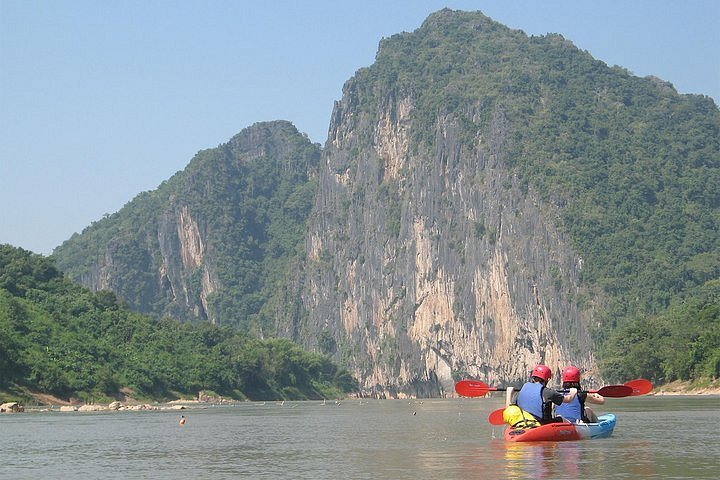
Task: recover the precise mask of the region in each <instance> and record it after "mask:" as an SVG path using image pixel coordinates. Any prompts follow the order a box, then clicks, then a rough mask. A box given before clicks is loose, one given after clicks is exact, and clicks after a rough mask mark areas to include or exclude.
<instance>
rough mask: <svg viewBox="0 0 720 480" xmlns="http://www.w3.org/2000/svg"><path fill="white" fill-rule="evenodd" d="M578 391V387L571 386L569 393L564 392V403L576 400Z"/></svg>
mask: <svg viewBox="0 0 720 480" xmlns="http://www.w3.org/2000/svg"><path fill="white" fill-rule="evenodd" d="M577 392H578V391H577V388H571V389H570V390H569V391H568V392H567V393H565V394H563V403H570V402H572V401H573V400H575V395H577Z"/></svg>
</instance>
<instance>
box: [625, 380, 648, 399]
mask: <svg viewBox="0 0 720 480" xmlns="http://www.w3.org/2000/svg"><path fill="white" fill-rule="evenodd" d="M625 385H627V386H628V387H630V388H632V389H633V391H632V393H631V395H632V396H633V397H637V396H638V395H645V394H646V393H650V391H651V390H652V389H653V386H652V383H650V380H645V379H644V378H638V379H635V380H630V381H629V382H625Z"/></svg>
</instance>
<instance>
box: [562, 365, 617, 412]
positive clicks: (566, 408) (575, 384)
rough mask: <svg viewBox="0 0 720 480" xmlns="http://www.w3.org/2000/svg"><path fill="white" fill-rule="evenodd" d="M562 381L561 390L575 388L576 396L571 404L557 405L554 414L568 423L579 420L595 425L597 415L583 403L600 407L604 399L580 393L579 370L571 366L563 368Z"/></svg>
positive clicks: (600, 396)
mask: <svg viewBox="0 0 720 480" xmlns="http://www.w3.org/2000/svg"><path fill="white" fill-rule="evenodd" d="M562 381H563V388H576V389H577V390H578V394H577V395H576V397H575V399H574V400H573V401H572V402H569V403H563V404H562V405H559V406H558V407H557V408H556V409H555V414H556V415H560V416H562V417H563V418H564V419H565V420H567V421H568V422H570V423H577V422H578V421H580V420H582V421H583V422H585V423H597V421H598V417H597V415H596V414H595V412H593V411H592V408H590V407H586V406H585V402H590V403H596V404H598V405H602V404H603V403H605V397H603V396H602V395H599V394H597V393H588V392H584V391H582V388H581V387H580V369H579V368H577V367H575V366H573V365H569V366H567V367H565V368H563V371H562Z"/></svg>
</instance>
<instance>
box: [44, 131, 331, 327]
mask: <svg viewBox="0 0 720 480" xmlns="http://www.w3.org/2000/svg"><path fill="white" fill-rule="evenodd" d="M319 158H320V147H319V146H318V145H314V144H312V143H310V141H309V140H308V139H307V137H306V136H304V135H301V134H300V133H299V132H298V131H297V129H296V128H295V127H294V126H293V125H291V124H290V123H288V122H283V121H277V122H266V123H258V124H256V125H254V126H252V127H250V128H248V129H246V130H244V131H243V132H242V133H240V134H238V135H237V136H235V137H234V138H232V139H231V140H230V141H229V142H228V143H226V144H224V145H220V146H219V147H217V148H214V149H209V150H203V151H201V152H199V153H198V154H197V155H196V156H195V158H193V160H192V161H191V162H190V164H189V165H188V166H187V168H185V169H184V170H183V171H182V172H179V173H177V174H176V175H175V176H173V177H172V178H171V179H169V180H168V181H167V182H164V183H163V184H162V185H160V186H159V187H158V188H157V190H155V191H152V192H144V193H142V194H140V195H138V196H137V197H136V198H135V199H134V200H133V201H131V202H130V203H128V204H127V205H126V206H125V207H124V208H123V209H121V210H120V211H119V212H117V213H115V214H113V215H110V216H109V217H107V218H104V219H102V220H99V221H98V222H95V223H93V225H91V226H89V227H88V228H86V229H85V230H84V231H83V232H82V234H79V235H74V236H73V237H72V238H70V239H69V240H68V241H66V242H65V243H63V244H62V245H61V246H60V247H58V248H57V249H55V251H54V258H55V260H56V262H57V266H58V268H60V269H61V270H63V271H64V272H66V273H67V274H68V276H69V277H70V278H72V279H74V280H76V281H79V282H81V283H82V284H84V285H86V286H87V287H89V288H90V289H92V290H96V291H97V290H102V289H110V290H112V291H114V292H116V293H117V294H118V295H119V296H121V297H122V298H123V299H124V300H125V301H126V302H127V303H128V305H129V306H130V308H132V309H133V310H136V311H138V312H142V313H148V314H152V315H154V316H156V317H161V316H163V315H169V316H172V317H174V318H178V319H183V320H209V321H210V322H211V323H217V324H223V325H234V326H237V327H239V328H241V330H243V331H252V332H254V333H255V334H256V335H259V336H262V332H263V331H268V330H269V332H268V333H272V330H273V328H274V324H273V323H272V322H271V323H269V324H268V320H267V318H268V316H269V314H267V313H265V310H267V309H269V308H270V305H268V303H269V299H270V298H272V297H273V296H274V295H276V294H277V292H278V291H280V290H281V288H282V282H283V281H284V280H285V278H286V276H287V272H288V269H289V268H290V264H291V262H292V260H293V259H294V258H297V257H298V256H299V255H300V254H301V252H302V250H303V241H304V235H305V231H306V221H307V218H308V216H309V214H310V209H311V208H312V203H313V201H314V198H315V196H316V189H317V181H316V179H315V176H316V172H317V164H318V161H319Z"/></svg>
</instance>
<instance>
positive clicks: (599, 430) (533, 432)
mask: <svg viewBox="0 0 720 480" xmlns="http://www.w3.org/2000/svg"><path fill="white" fill-rule="evenodd" d="M615 421H616V420H615V415H613V414H612V413H607V414H605V415H601V416H600V417H598V423H548V424H546V425H540V426H539V427H535V428H527V429H524V428H512V427H508V428H507V429H506V430H505V440H507V441H508V442H567V441H573V440H594V439H596V438H607V437H609V436H610V435H612V432H613V430H614V429H615Z"/></svg>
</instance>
